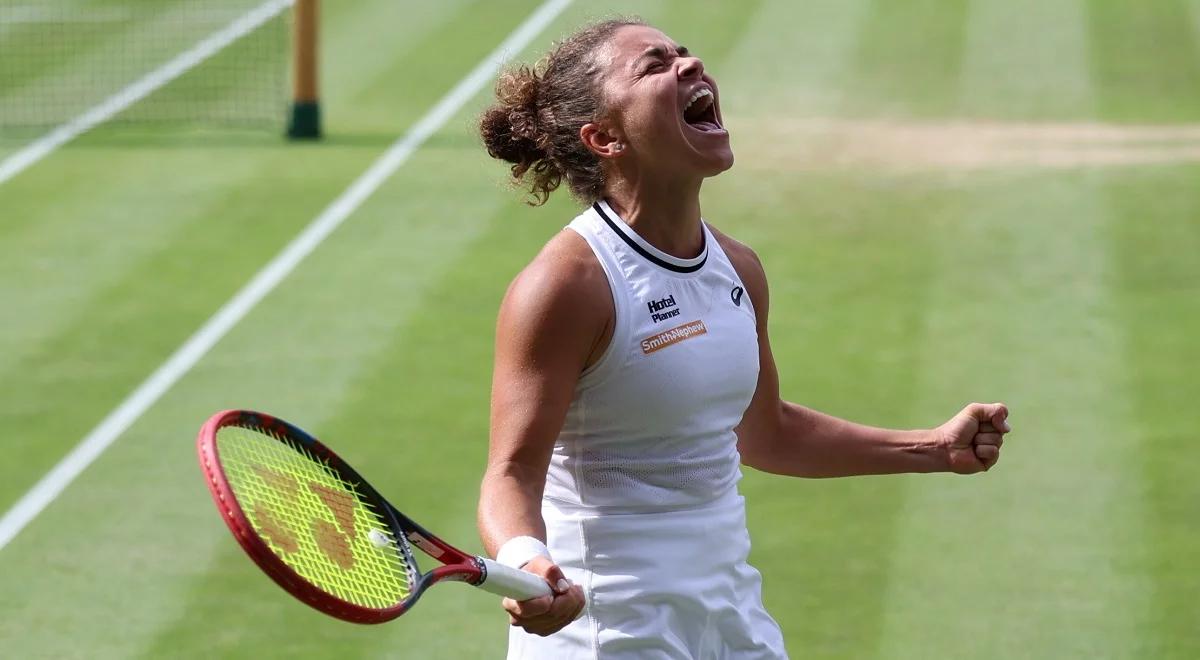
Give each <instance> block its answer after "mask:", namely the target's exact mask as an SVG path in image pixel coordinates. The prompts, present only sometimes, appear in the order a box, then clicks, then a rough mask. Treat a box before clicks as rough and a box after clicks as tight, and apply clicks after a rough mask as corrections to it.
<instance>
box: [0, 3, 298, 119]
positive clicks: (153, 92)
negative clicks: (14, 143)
mask: <svg viewBox="0 0 1200 660" xmlns="http://www.w3.org/2000/svg"><path fill="white" fill-rule="evenodd" d="M290 5H291V2H290V0H269V1H267V2H264V0H0V135H9V134H13V135H21V134H28V133H32V132H38V131H43V130H46V129H47V128H49V127H54V126H58V125H61V124H64V123H65V122H68V121H71V120H72V119H75V118H77V117H79V116H81V115H82V114H84V113H86V112H88V111H89V110H92V109H94V108H96V107H98V106H102V105H104V104H106V103H109V102H111V101H113V100H114V99H115V98H117V97H119V98H121V99H124V101H126V102H124V103H118V104H116V105H110V106H109V107H121V108H123V109H122V110H120V111H119V112H116V113H115V114H114V116H112V117H111V119H110V121H116V122H145V123H152V122H162V123H166V122H172V123H186V124H203V125H247V126H263V127H280V126H282V125H283V122H284V120H285V118H286V108H287V100H288V99H287V78H288V59H289V52H288V48H289V46H288V44H289V37H288V34H289V12H288V11H287V9H288V8H289V6H290ZM131 99H133V100H131Z"/></svg>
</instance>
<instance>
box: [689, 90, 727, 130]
mask: <svg viewBox="0 0 1200 660" xmlns="http://www.w3.org/2000/svg"><path fill="white" fill-rule="evenodd" d="M683 121H684V122H685V123H687V125H688V126H691V127H692V128H694V129H696V130H698V131H701V132H703V133H712V132H717V131H724V130H725V128H724V127H722V126H721V122H720V121H718V120H717V104H716V98H714V97H713V93H712V90H711V89H709V88H707V87H701V88H700V89H697V90H696V91H695V92H692V96H691V97H690V98H689V99H688V102H687V105H685V106H684V108H683Z"/></svg>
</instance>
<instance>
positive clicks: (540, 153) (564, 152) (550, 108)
mask: <svg viewBox="0 0 1200 660" xmlns="http://www.w3.org/2000/svg"><path fill="white" fill-rule="evenodd" d="M627 25H645V23H644V22H643V21H642V20H641V19H638V18H616V19H609V20H605V21H601V22H597V23H592V24H590V25H587V26H585V27H583V28H581V29H579V30H578V31H576V32H575V33H574V34H572V35H571V36H569V37H567V38H566V39H563V40H562V41H559V42H557V43H556V44H555V45H554V48H553V49H551V51H550V52H549V53H547V54H546V56H545V57H543V58H542V59H541V60H540V61H539V62H538V63H537V64H535V65H534V66H532V67H531V66H528V65H518V66H516V67H513V68H510V69H508V70H506V71H505V72H504V73H503V74H501V75H500V78H499V80H497V81H496V103H495V104H494V105H492V106H491V107H489V108H488V109H487V110H485V111H484V113H483V116H482V117H480V120H479V134H480V136H481V137H482V138H483V143H484V146H485V147H486V148H487V152H488V154H489V155H490V156H491V157H492V158H497V159H500V160H503V161H507V162H509V163H512V178H513V182H514V183H518V184H521V183H525V184H527V185H528V186H529V193H530V199H529V204H530V205H532V206H538V205H541V204H544V203H546V200H547V199H548V198H549V196H550V193H551V192H552V191H553V190H555V189H556V188H558V186H559V185H561V184H562V182H563V180H564V179H566V182H567V187H568V188H570V190H571V193H572V194H573V195H575V197H577V198H578V199H580V200H582V201H584V202H586V203H589V204H590V203H592V202H594V201H596V200H598V199H600V197H601V196H603V194H604V172H603V170H602V169H601V167H600V159H599V158H598V157H597V156H596V155H595V154H593V153H592V152H591V151H588V149H587V147H585V146H584V144H583V141H582V140H580V138H579V129H580V128H582V127H583V125H584V124H587V123H588V122H592V121H595V120H596V119H597V118H599V117H600V115H601V114H602V112H603V110H604V107H603V106H604V103H603V99H602V98H601V90H600V83H601V81H600V79H599V76H598V74H599V72H600V65H599V63H598V62H597V61H596V55H597V51H599V50H600V47H601V46H603V45H604V44H605V43H607V42H608V41H609V39H610V38H611V37H612V35H613V33H614V32H616V31H617V30H618V29H620V28H622V27H625V26H627Z"/></svg>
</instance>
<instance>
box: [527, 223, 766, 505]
mask: <svg viewBox="0 0 1200 660" xmlns="http://www.w3.org/2000/svg"><path fill="white" fill-rule="evenodd" d="M568 227H569V228H570V229H573V230H574V231H576V232H578V233H579V234H580V235H581V236H583V238H584V239H585V240H587V242H588V245H590V246H591V248H592V251H593V252H594V253H595V255H596V258H597V259H598V260H599V262H600V265H601V267H603V269H604V273H605V275H606V276H607V278H608V283H609V287H610V288H611V290H612V298H613V304H614V308H615V311H616V319H615V327H614V329H613V335H612V340H611V341H610V342H609V345H608V348H607V349H606V351H605V352H604V354H603V356H601V358H600V359H599V361H597V362H596V363H595V364H594V365H592V366H591V367H589V368H588V369H587V370H586V371H585V372H584V373H583V375H582V376H581V377H580V379H579V381H578V383H577V384H576V386H575V394H574V398H573V399H572V401H571V406H570V408H569V409H568V411H567V418H566V422H565V423H564V425H563V429H562V432H561V433H560V434H559V437H558V441H557V442H556V443H555V446H554V453H553V455H552V456H551V461H550V468H549V472H548V474H547V477H546V490H545V495H544V497H545V498H546V499H547V500H551V501H552V502H553V503H554V504H555V505H556V506H559V507H562V506H564V505H567V506H569V507H583V508H586V509H592V510H597V511H603V512H613V513H619V512H638V511H651V510H666V509H674V508H687V507H694V506H698V505H702V504H705V503H707V502H710V501H713V500H716V499H717V498H719V497H720V496H722V495H724V494H726V493H728V492H729V491H731V490H732V489H733V488H734V487H735V485H736V484H737V481H738V479H740V478H741V472H740V470H739V464H740V457H739V455H738V452H737V438H736V436H735V435H734V433H733V429H734V427H735V426H737V425H738V423H739V422H741V419H742V414H743V413H744V412H745V411H746V407H747V406H748V405H749V404H750V399H751V397H753V395H754V390H755V387H756V385H757V381H758V333H757V331H756V329H755V318H754V308H753V306H752V305H751V302H750V296H749V295H747V294H746V291H745V288H744V286H743V284H742V281H741V278H739V277H738V274H737V271H735V270H734V268H733V265H732V264H731V263H730V262H729V258H728V257H727V256H726V255H725V252H724V250H722V249H721V246H720V245H719V244H718V243H717V241H716V240H715V239H714V237H713V235H712V232H710V231H709V229H708V226H707V225H705V226H704V248H703V250H702V251H701V253H700V255H699V256H697V257H695V258H693V259H679V258H677V257H673V256H671V255H669V254H666V253H664V252H662V251H661V250H658V249H656V248H655V247H654V246H652V245H650V244H649V243H647V242H646V241H645V240H643V239H642V238H641V237H640V236H638V235H637V234H636V233H635V232H634V231H633V229H631V228H630V227H629V226H628V225H627V224H625V222H624V221H623V220H622V219H621V218H620V217H619V216H618V215H617V214H616V213H615V212H613V210H612V208H611V207H609V206H608V204H607V203H605V202H603V201H601V202H598V203H596V204H594V205H593V206H592V208H590V209H588V210H587V211H585V212H583V213H582V214H580V215H579V216H578V217H577V218H575V219H574V220H573V221H572V222H571V224H570V225H568Z"/></svg>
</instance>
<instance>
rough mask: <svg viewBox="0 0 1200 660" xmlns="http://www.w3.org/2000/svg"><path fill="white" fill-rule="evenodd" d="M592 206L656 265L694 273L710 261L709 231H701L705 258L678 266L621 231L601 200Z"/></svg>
mask: <svg viewBox="0 0 1200 660" xmlns="http://www.w3.org/2000/svg"><path fill="white" fill-rule="evenodd" d="M592 208H593V209H595V210H596V213H599V214H600V219H601V220H603V221H604V222H605V224H607V225H608V227H609V229H612V230H613V232H614V233H616V235H617V236H620V237H621V240H623V241H625V244H626V245H628V246H629V247H631V248H633V251H634V252H637V253H638V254H640V255H642V256H643V257H645V258H646V260H647V261H649V262H650V263H652V264H654V265H655V266H659V267H661V268H666V269H667V270H669V271H673V272H676V273H694V272H696V271H698V270H700V269H701V268H703V267H704V264H706V263H708V237H707V236H706V233H707V232H705V231H703V230H701V232H700V253H701V254H703V255H704V258H703V259H701V260H700V263H697V264H694V265H691V266H677V265H675V264H673V263H670V262H668V261H663V260H662V259H659V258H658V257H656V256H654V255H653V254H651V253H649V252H647V251H646V248H644V247H642V246H640V245H638V244H637V241H635V240H633V239H632V238H630V237H629V236H628V235H627V234H626V233H625V232H623V231H621V229H620V228H619V227H617V223H616V222H614V221H613V219H612V218H610V217H608V214H607V213H605V212H604V209H603V208H602V207H601V206H600V202H595V203H593V204H592Z"/></svg>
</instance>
